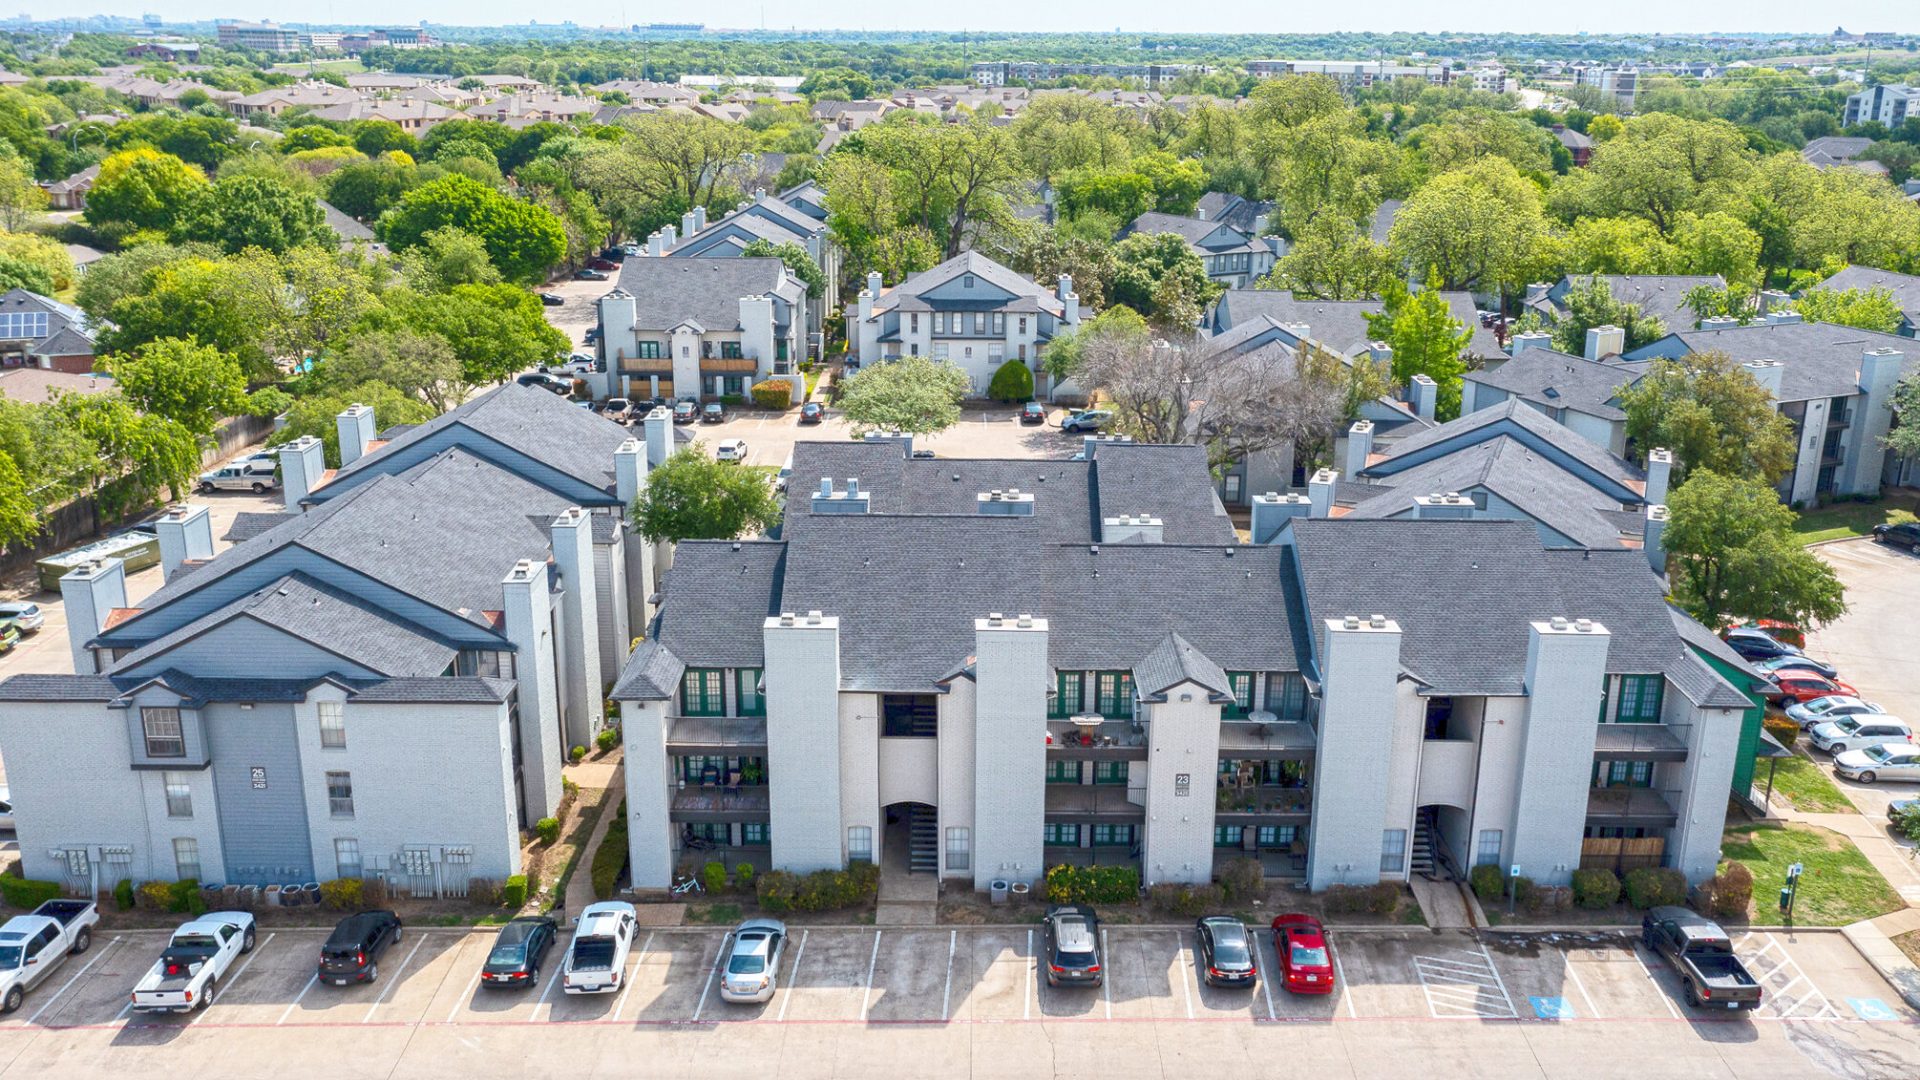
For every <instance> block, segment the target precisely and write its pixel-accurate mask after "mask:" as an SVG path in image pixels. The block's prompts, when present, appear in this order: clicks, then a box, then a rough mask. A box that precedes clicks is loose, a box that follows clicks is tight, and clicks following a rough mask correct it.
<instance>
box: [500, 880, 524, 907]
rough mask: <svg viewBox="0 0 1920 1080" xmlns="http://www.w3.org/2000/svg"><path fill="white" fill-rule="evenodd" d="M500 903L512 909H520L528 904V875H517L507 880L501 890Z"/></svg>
mask: <svg viewBox="0 0 1920 1080" xmlns="http://www.w3.org/2000/svg"><path fill="white" fill-rule="evenodd" d="M500 902H501V903H503V904H505V905H506V906H508V907H510V908H519V907H522V906H524V905H525V904H526V902H527V875H525V874H515V875H513V876H512V877H510V878H508V879H507V883H506V884H505V885H503V886H501V888H500Z"/></svg>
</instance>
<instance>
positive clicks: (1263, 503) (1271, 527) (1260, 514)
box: [1106, 491, 1313, 544]
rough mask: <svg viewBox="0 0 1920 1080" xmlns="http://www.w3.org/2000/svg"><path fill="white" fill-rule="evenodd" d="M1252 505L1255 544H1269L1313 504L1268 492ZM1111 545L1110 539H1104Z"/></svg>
mask: <svg viewBox="0 0 1920 1080" xmlns="http://www.w3.org/2000/svg"><path fill="white" fill-rule="evenodd" d="M1252 503H1253V522H1252V528H1251V530H1250V531H1251V532H1252V534H1253V542H1254V543H1256V544H1271V543H1273V542H1274V541H1275V540H1276V539H1278V538H1279V536H1280V530H1281V529H1283V528H1285V527H1286V524H1287V522H1288V521H1289V520H1291V519H1293V518H1297V517H1310V516H1312V513H1313V503H1312V502H1311V501H1310V500H1309V499H1308V498H1307V496H1305V495H1282V494H1280V493H1279V492H1277V491H1269V492H1267V493H1266V494H1264V495H1255V496H1254V497H1253V499H1252ZM1106 542H1107V543H1112V542H1113V541H1112V539H1111V538H1106Z"/></svg>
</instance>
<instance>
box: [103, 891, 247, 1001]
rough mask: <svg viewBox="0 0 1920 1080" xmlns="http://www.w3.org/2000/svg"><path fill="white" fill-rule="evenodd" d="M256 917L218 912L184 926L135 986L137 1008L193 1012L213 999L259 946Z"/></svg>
mask: <svg viewBox="0 0 1920 1080" xmlns="http://www.w3.org/2000/svg"><path fill="white" fill-rule="evenodd" d="M253 939H254V926H253V916H252V915H249V914H247V913H246V912H244V911H213V912H208V913H207V914H205V915H202V916H200V917H199V918H197V919H194V920H193V921H192V922H189V923H186V924H184V925H182V926H181V927H180V928H179V929H177V930H175V931H174V932H173V937H172V938H170V939H168V941H167V947H166V949H164V950H162V952H161V953H160V959H158V960H156V961H154V962H153V967H152V968H150V969H148V971H147V973H146V974H145V975H143V976H141V977H140V981H139V982H138V983H136V984H134V987H133V1011H134V1012H193V1011H194V1010H196V1009H204V1008H206V1007H207V1006H209V1005H211V1004H213V998H214V995H215V994H218V993H219V992H220V979H221V977H222V976H224V975H226V973H227V972H228V970H230V969H231V968H232V967H233V962H234V961H235V960H238V959H239V958H240V957H241V956H242V955H244V954H246V953H250V952H252V951H253Z"/></svg>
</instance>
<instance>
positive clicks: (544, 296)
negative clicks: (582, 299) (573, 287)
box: [540, 292, 567, 307]
mask: <svg viewBox="0 0 1920 1080" xmlns="http://www.w3.org/2000/svg"><path fill="white" fill-rule="evenodd" d="M540 302H541V303H542V304H545V305H546V306H547V307H560V306H561V305H563V304H565V303H566V302H567V298H566V297H564V296H561V295H560V294H559V293H550V292H543V293H541V294H540Z"/></svg>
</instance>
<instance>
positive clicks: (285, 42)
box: [219, 22, 300, 55]
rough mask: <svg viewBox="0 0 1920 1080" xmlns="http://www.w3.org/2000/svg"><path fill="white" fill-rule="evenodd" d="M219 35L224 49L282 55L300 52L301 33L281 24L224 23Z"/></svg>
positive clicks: (220, 27) (221, 25)
mask: <svg viewBox="0 0 1920 1080" xmlns="http://www.w3.org/2000/svg"><path fill="white" fill-rule="evenodd" d="M219 33H220V47H221V48H223V49H251V50H253V51H254V52H268V53H279V54H282V55H284V54H288V53H296V52H299V51H300V33H299V31H297V30H290V29H288V28H287V27H284V26H281V25H280V24H279V23H270V22H263V23H252V22H223V23H221V24H220V26H219Z"/></svg>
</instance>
